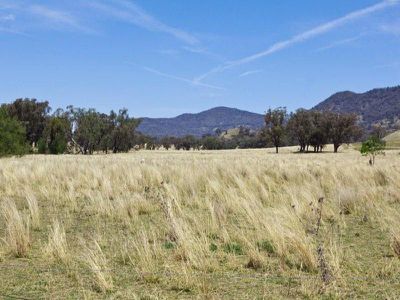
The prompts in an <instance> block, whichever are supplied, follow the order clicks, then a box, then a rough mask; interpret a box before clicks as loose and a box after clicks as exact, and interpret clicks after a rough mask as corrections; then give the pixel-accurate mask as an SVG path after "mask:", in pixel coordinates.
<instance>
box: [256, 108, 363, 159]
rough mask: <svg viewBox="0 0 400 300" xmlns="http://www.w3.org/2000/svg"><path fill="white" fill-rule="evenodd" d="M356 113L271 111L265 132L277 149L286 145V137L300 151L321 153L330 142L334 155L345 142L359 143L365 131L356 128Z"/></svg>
mask: <svg viewBox="0 0 400 300" xmlns="http://www.w3.org/2000/svg"><path fill="white" fill-rule="evenodd" d="M357 123H358V119H357V115H355V114H340V113H335V112H331V111H315V110H305V109H299V110H297V111H296V112H294V113H291V114H288V113H287V111H286V108H284V107H279V108H276V109H268V111H267V112H266V114H265V125H266V126H265V129H264V130H265V133H266V135H267V137H268V139H269V140H270V141H272V143H273V145H274V147H275V148H276V153H278V151H279V147H281V146H284V145H285V144H284V140H285V138H289V140H291V143H292V144H293V145H295V144H298V145H299V151H300V152H308V151H309V148H310V147H312V148H313V152H321V151H322V150H323V148H324V147H325V145H327V144H328V143H331V144H333V148H334V152H335V153H336V152H338V149H339V147H340V146H341V145H342V144H345V143H351V142H354V141H357V140H359V139H360V138H361V137H362V136H363V131H362V129H361V127H360V126H358V125H357Z"/></svg>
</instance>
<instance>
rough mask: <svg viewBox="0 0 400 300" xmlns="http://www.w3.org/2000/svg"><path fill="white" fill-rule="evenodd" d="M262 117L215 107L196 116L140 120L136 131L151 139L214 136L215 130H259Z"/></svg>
mask: <svg viewBox="0 0 400 300" xmlns="http://www.w3.org/2000/svg"><path fill="white" fill-rule="evenodd" d="M263 125H264V116H263V115H261V114H257V113H252V112H248V111H244V110H240V109H236V108H230V107H224V106H220V107H215V108H212V109H209V110H206V111H202V112H200V113H197V114H182V115H179V116H177V117H175V118H142V123H141V124H140V126H139V128H138V130H139V131H140V132H142V133H144V134H146V135H150V136H153V137H163V136H175V137H182V136H185V135H194V136H197V137H201V136H203V135H206V134H214V133H215V130H216V129H220V130H227V129H231V128H237V127H240V126H245V127H248V128H251V129H259V128H261V127H262V126H263Z"/></svg>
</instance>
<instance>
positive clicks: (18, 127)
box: [0, 107, 28, 156]
mask: <svg viewBox="0 0 400 300" xmlns="http://www.w3.org/2000/svg"><path fill="white" fill-rule="evenodd" d="M27 151H28V144H27V142H26V132H25V128H24V126H23V125H22V124H21V123H20V122H19V121H18V120H16V119H14V118H11V117H10V116H9V115H8V112H7V110H6V109H5V108H4V107H2V108H0V156H8V155H23V154H25V153H27Z"/></svg>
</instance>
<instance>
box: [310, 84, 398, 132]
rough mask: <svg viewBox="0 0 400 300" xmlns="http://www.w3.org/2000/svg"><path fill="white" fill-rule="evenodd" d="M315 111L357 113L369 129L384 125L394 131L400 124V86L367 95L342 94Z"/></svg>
mask: <svg viewBox="0 0 400 300" xmlns="http://www.w3.org/2000/svg"><path fill="white" fill-rule="evenodd" d="M313 109H315V110H329V111H335V112H340V113H355V114H357V115H359V116H360V120H361V125H362V126H363V127H364V128H366V129H369V128H371V126H372V125H373V124H375V123H382V124H385V125H386V126H387V128H388V129H394V128H395V127H396V125H398V124H399V123H400V86H396V87H391V88H381V89H373V90H371V91H368V92H366V93H360V94H358V93H353V92H349V91H346V92H340V93H336V94H334V95H332V96H331V97H329V98H328V99H326V100H325V101H323V102H321V103H319V104H318V105H316V106H315V107H314V108H313Z"/></svg>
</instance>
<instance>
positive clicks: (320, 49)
mask: <svg viewBox="0 0 400 300" xmlns="http://www.w3.org/2000/svg"><path fill="white" fill-rule="evenodd" d="M363 36H365V34H359V35H357V36H354V37H351V38H347V39H343V40H339V41H335V42H333V43H330V44H329V45H326V46H324V47H321V48H318V49H317V50H315V51H316V52H321V51H325V50H329V49H332V48H336V47H339V46H342V45H346V44H350V43H352V42H355V41H357V40H359V39H361V38H362V37H363Z"/></svg>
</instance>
